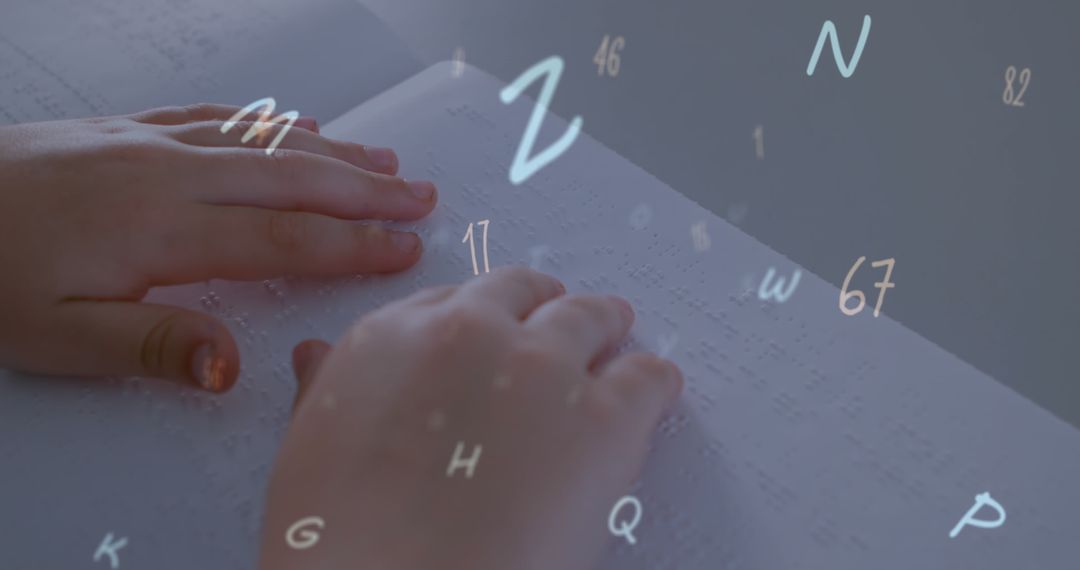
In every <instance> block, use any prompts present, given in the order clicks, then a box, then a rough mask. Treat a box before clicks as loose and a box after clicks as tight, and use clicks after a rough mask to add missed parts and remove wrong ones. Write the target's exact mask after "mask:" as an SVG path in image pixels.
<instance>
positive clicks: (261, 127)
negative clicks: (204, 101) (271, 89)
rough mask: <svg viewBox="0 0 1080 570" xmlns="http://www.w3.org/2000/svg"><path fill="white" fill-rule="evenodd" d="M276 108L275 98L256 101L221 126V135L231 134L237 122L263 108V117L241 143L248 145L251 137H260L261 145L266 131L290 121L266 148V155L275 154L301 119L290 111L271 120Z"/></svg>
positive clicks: (298, 114)
mask: <svg viewBox="0 0 1080 570" xmlns="http://www.w3.org/2000/svg"><path fill="white" fill-rule="evenodd" d="M276 106H277V103H276V102H275V101H274V98H273V97H266V98H264V99H259V100H258V101H255V102H254V103H252V104H250V105H248V106H247V107H244V108H243V109H240V110H239V111H237V112H236V114H235V115H233V116H232V118H230V119H229V120H228V121H225V124H224V125H221V133H222V134H224V133H227V132H229V131H230V130H231V129H232V128H233V127H234V126H236V122H237V121H239V120H240V119H242V118H244V117H246V116H247V115H248V113H251V112H253V111H254V110H255V109H258V108H259V107H263V111H262V115H260V116H259V119H258V120H257V121H255V123H254V124H252V125H251V128H249V129H248V130H247V132H246V133H244V136H243V138H241V139H240V142H242V143H246V142H248V141H249V140H251V137H253V136H255V135H259V143H260V144H261V143H262V138H263V132H264V131H266V130H267V129H269V128H271V127H273V126H274V125H275V124H277V123H281V122H284V121H288V122H289V123H288V124H287V125H285V126H284V127H283V128H282V129H281V132H279V133H278V135H277V137H275V138H274V141H273V142H271V143H270V146H268V147H266V155H267V156H269V155H271V154H273V153H274V149H276V148H277V146H278V144H280V143H281V140H282V139H284V138H285V133H287V132H289V129H291V128H292V126H293V123H295V122H296V120H297V119H299V118H300V113H298V112H296V111H289V112H287V113H282V114H280V115H278V116H276V117H274V118H273V119H271V118H270V117H271V115H273V113H274V107H276Z"/></svg>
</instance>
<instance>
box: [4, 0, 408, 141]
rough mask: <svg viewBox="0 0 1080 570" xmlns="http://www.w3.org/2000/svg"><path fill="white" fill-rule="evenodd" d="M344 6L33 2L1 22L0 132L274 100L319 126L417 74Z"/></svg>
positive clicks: (366, 15) (308, 0) (373, 24)
mask: <svg viewBox="0 0 1080 570" xmlns="http://www.w3.org/2000/svg"><path fill="white" fill-rule="evenodd" d="M419 69H420V65H419V63H418V60H417V59H416V57H415V56H414V55H413V53H412V52H411V50H409V49H408V48H407V47H406V46H405V44H404V43H403V42H402V41H401V40H400V39H399V38H398V37H397V36H396V35H395V34H394V33H393V32H391V31H390V30H389V29H388V28H387V27H386V26H385V25H384V24H383V22H382V21H380V20H379V19H378V18H376V17H375V16H374V15H373V14H371V12H369V11H368V10H367V9H366V8H364V7H363V6H361V5H360V4H358V3H357V2H354V1H350V0H228V1H222V0H184V1H179V2H178V1H170V0H33V1H22V2H18V3H14V4H13V5H11V6H4V9H3V15H2V17H0V124H8V123H19V122H28V121H39V120H50V119H63V118H72V117H86V116H95V115H112V114H119V113H129V112H134V111H139V110H142V109H146V108H150V107H156V106H162V105H183V104H190V103H198V102H214V103H227V104H233V105H239V106H244V105H247V104H248V103H250V102H252V101H255V100H257V99H261V98H263V97H274V98H276V99H277V101H278V103H279V105H282V106H286V105H287V106H289V107H288V108H285V109H279V111H278V112H283V111H286V110H290V109H294V108H295V109H296V110H298V111H300V113H301V114H304V115H312V116H315V117H317V118H319V119H321V120H323V121H328V120H330V119H332V118H334V117H336V116H338V115H340V114H341V113H342V112H344V111H345V110H347V109H350V108H352V107H353V106H355V105H356V104H358V103H360V102H362V101H364V100H366V99H368V98H370V97H372V96H374V95H376V94H377V93H380V92H382V91H384V90H385V89H387V88H389V87H390V86H392V85H395V84H397V83H398V82H400V81H401V80H403V79H405V78H407V77H409V76H410V75H412V74H413V73H415V72H416V71H419Z"/></svg>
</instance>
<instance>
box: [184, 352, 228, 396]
mask: <svg viewBox="0 0 1080 570" xmlns="http://www.w3.org/2000/svg"><path fill="white" fill-rule="evenodd" d="M191 375H192V377H194V378H195V382H196V383H198V384H199V386H202V387H203V389H205V390H209V391H211V392H219V391H221V389H222V388H223V387H224V384H225V359H224V358H222V357H220V356H218V354H217V351H216V350H214V345H213V343H210V342H207V343H203V344H202V345H200V346H199V348H197V349H195V352H194V353H193V354H192V355H191Z"/></svg>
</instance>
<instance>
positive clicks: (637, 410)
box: [589, 352, 683, 437]
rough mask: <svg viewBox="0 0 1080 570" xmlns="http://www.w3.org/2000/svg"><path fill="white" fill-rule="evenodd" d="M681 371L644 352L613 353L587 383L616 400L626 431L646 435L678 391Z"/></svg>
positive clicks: (671, 402)
mask: <svg viewBox="0 0 1080 570" xmlns="http://www.w3.org/2000/svg"><path fill="white" fill-rule="evenodd" d="M682 386H683V377H682V372H681V371H680V370H679V368H678V367H677V366H676V365H675V363H674V362H671V361H670V360H667V359H664V358H660V357H659V356H656V355H655V354H650V353H646V352H633V353H628V354H622V355H620V356H617V357H615V358H614V359H613V360H612V361H611V362H610V363H608V364H607V365H606V366H605V367H604V368H603V370H602V371H601V372H600V375H599V377H598V378H597V381H596V382H595V383H593V384H591V385H590V386H589V389H590V390H594V391H597V392H599V393H600V394H602V395H603V396H606V397H609V398H610V399H611V400H613V401H615V402H617V403H619V404H620V406H621V407H622V408H623V409H624V410H625V411H626V412H627V413H625V414H620V417H621V418H624V420H623V421H625V422H626V424H625V425H624V428H625V429H629V430H630V431H629V432H628V433H637V434H639V435H640V436H642V437H647V436H648V434H649V433H651V432H652V430H653V428H655V427H656V424H657V423H659V422H660V420H661V419H662V418H663V416H664V414H665V413H666V412H667V410H669V409H671V407H672V406H674V405H675V402H676V401H677V400H678V397H679V393H680V392H682Z"/></svg>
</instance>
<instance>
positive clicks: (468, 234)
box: [461, 220, 491, 275]
mask: <svg viewBox="0 0 1080 570" xmlns="http://www.w3.org/2000/svg"><path fill="white" fill-rule="evenodd" d="M490 222H491V220H480V221H479V222H476V223H477V224H479V225H481V226H484V238H483V244H484V273H487V272H489V271H490V269H489V268H488V248H487V231H488V224H489V223H490ZM466 241H467V242H469V252H470V253H471V254H472V270H473V275H480V268H479V267H477V265H476V241H475V240H474V239H473V224H472V222H469V229H468V230H465V237H463V238H461V243H465V242H466Z"/></svg>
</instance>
